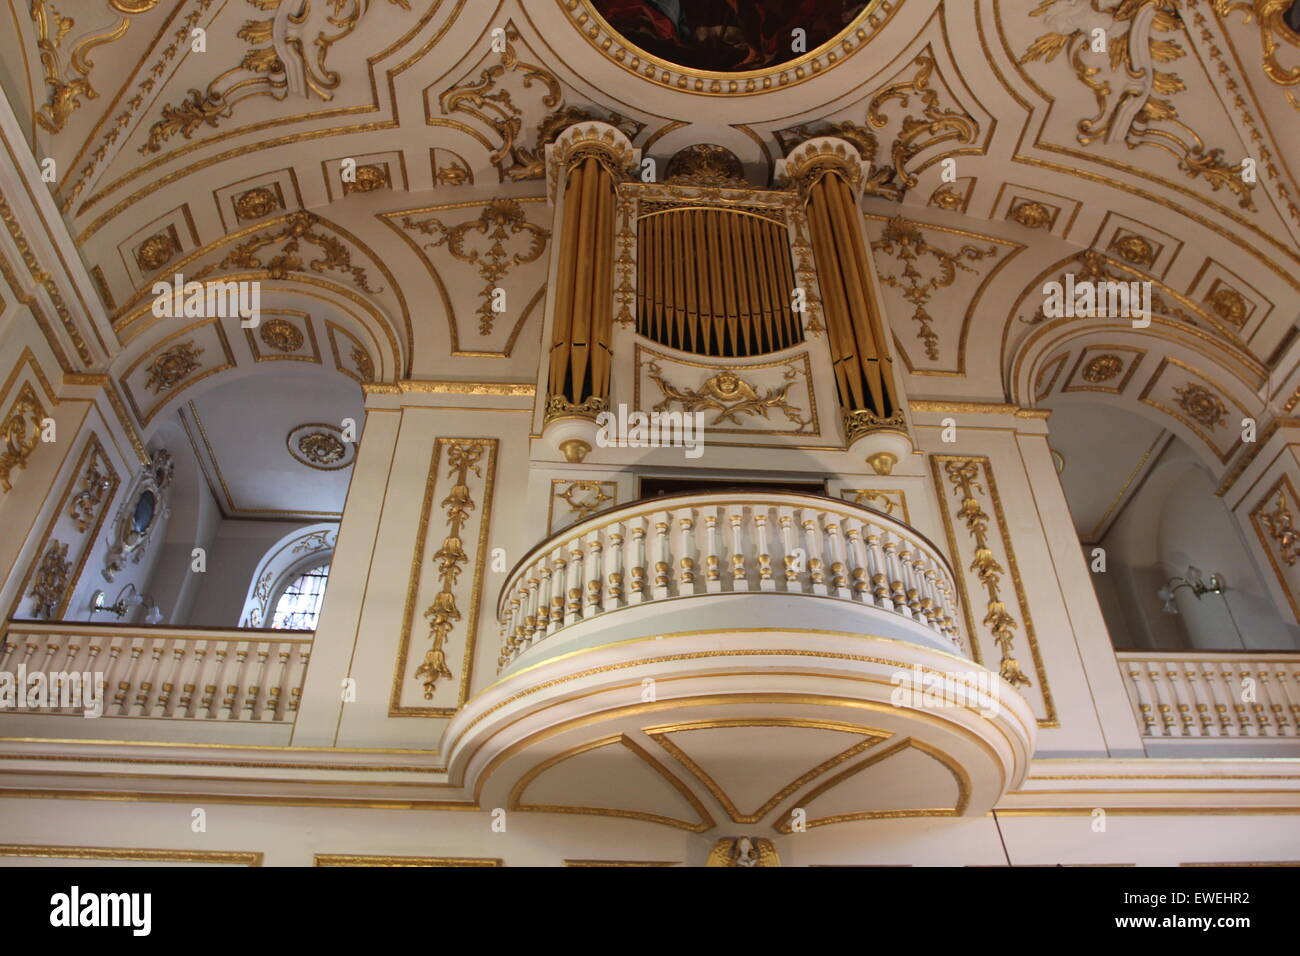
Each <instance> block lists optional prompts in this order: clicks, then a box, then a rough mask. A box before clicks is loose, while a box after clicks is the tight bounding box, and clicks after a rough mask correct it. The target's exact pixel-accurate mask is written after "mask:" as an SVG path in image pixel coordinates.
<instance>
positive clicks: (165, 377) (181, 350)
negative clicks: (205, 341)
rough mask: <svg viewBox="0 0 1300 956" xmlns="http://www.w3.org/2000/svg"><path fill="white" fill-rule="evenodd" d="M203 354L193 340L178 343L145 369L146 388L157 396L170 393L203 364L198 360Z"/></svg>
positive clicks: (200, 347) (201, 348)
mask: <svg viewBox="0 0 1300 956" xmlns="http://www.w3.org/2000/svg"><path fill="white" fill-rule="evenodd" d="M202 354H203V347H202V346H196V345H195V344H194V340H193V339H190V340H189V341H188V342H178V343H176V344H175V345H173V346H172V347H171V348H169V349H167V351H165V352H163V353H162V354H161V355H159V356H158V357H157V358H156V359H154V360H153V361H152V362H150V363H149V364H148V365H147V366H146V367H145V374H146V375H147V376H148V377H147V378H146V380H145V383H144V386H145V388H148V389H151V390H152V391H153V393H154V394H155V395H160V394H161V393H163V392H166V391H170V390H171V389H173V388H175V387H176V386H177V384H179V383H180V382H181V381H182V380H183V379H184V378H185V376H187V375H189V374H190V373H191V372H193V371H194V370H195V369H197V368H198V367H199V366H200V365H201V364H202V363H201V362H200V361H199V359H198V357H199V356H200V355H202Z"/></svg>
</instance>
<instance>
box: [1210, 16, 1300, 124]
mask: <svg viewBox="0 0 1300 956" xmlns="http://www.w3.org/2000/svg"><path fill="white" fill-rule="evenodd" d="M1292 6H1294V0H1214V12H1215V13H1216V14H1218V15H1219V16H1220V17H1226V16H1227V15H1228V14H1230V13H1236V12H1240V13H1241V14H1242V15H1243V16H1244V18H1245V22H1246V23H1250V21H1251V20H1252V19H1254V20H1255V21H1256V22H1257V23H1258V24H1259V43H1260V47H1261V48H1262V51H1263V52H1262V54H1261V59H1260V65H1261V66H1263V68H1264V75H1265V76H1267V77H1268V78H1269V79H1270V80H1272V81H1273V82H1274V83H1276V84H1277V85H1278V86H1285V87H1291V86H1295V85H1296V84H1297V83H1300V63H1298V64H1296V65H1295V66H1290V67H1286V66H1283V65H1282V62H1281V60H1279V59H1278V51H1279V50H1281V49H1282V46H1281V45H1280V44H1279V42H1278V41H1279V40H1280V41H1282V42H1283V43H1286V44H1287V45H1289V46H1293V47H1300V34H1297V33H1296V31H1295V30H1294V29H1293V28H1292V27H1291V26H1290V25H1289V24H1288V23H1287V21H1286V14H1287V11H1288V10H1289V9H1290V8H1291V7H1292ZM1286 96H1287V99H1288V100H1290V101H1291V105H1292V106H1294V107H1295V108H1296V109H1298V110H1300V99H1297V98H1296V95H1295V94H1294V93H1292V92H1291V91H1290V90H1289V89H1288V90H1287V91H1286Z"/></svg>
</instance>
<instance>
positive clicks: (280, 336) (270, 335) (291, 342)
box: [257, 319, 304, 352]
mask: <svg viewBox="0 0 1300 956" xmlns="http://www.w3.org/2000/svg"><path fill="white" fill-rule="evenodd" d="M257 337H258V338H259V339H261V340H262V344H264V345H265V346H266V347H267V348H272V349H275V350H276V351H277V352H296V351H298V350H299V349H300V348H302V344H303V341H304V340H303V335H302V330H301V329H299V328H298V326H296V325H294V324H293V323H292V322H290V321H289V320H288V319H267V320H266V321H265V322H263V323H262V327H261V328H260V329H258V331H257Z"/></svg>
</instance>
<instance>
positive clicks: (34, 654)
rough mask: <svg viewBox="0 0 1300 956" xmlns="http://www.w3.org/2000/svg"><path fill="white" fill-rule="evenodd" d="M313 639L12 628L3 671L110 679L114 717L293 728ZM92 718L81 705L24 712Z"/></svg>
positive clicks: (16, 624)
mask: <svg viewBox="0 0 1300 956" xmlns="http://www.w3.org/2000/svg"><path fill="white" fill-rule="evenodd" d="M312 638H313V635H312V634H310V633H307V632H303V631H270V630H245V629H241V630H234V629H211V628H188V627H187V628H168V627H143V626H128V625H101V624H89V623H80V622H73V621H51V622H48V623H47V622H43V621H42V622H36V621H10V622H9V625H8V627H7V629H6V631H5V634H4V637H3V638H2V639H0V640H2V643H0V671H5V672H8V673H10V674H14V675H15V680H16V679H17V676H16V675H18V674H19V673H20V667H25V670H26V673H27V674H28V675H30V674H32V673H34V672H38V671H39V672H42V673H44V674H46V675H50V674H54V673H59V672H61V673H64V674H74V673H75V674H86V673H89V674H92V675H94V674H102V675H103V680H104V689H103V708H104V711H103V716H105V717H165V718H177V719H188V720H255V721H266V722H289V723H292V722H293V720H294V718H295V717H296V716H297V712H298V704H299V701H300V699H301V696H302V685H303V680H304V678H305V676H306V673H307V664H308V662H309V660H310V658H311V646H312ZM48 679H49V678H48V677H47V680H48ZM92 679H94V678H93V677H92ZM49 703H51V704H55V703H58V701H56V700H51V701H49ZM83 709H84V707H83V706H82V705H81V704H80V703H79V704H78V705H77V706H75V707H67V706H63V707H59V706H44V707H41V708H39V709H35V708H27V709H26V710H19V711H16V712H19V713H54V714H59V713H80V712H81V711H82V710H83Z"/></svg>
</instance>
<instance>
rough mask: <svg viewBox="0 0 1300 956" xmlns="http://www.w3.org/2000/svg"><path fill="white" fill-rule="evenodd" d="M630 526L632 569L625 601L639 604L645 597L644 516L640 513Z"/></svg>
mask: <svg viewBox="0 0 1300 956" xmlns="http://www.w3.org/2000/svg"><path fill="white" fill-rule="evenodd" d="M630 528H631V531H632V569H631V572H630V575H631V581H630V583H629V591H628V596H627V602H628V603H629V604H640V603H641V602H642V601H644V600H645V598H646V579H645V578H646V575H645V567H646V546H645V518H644V517H643V516H641V515H638V516H637V517H635V518H633V519H632V521H631V522H630Z"/></svg>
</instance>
